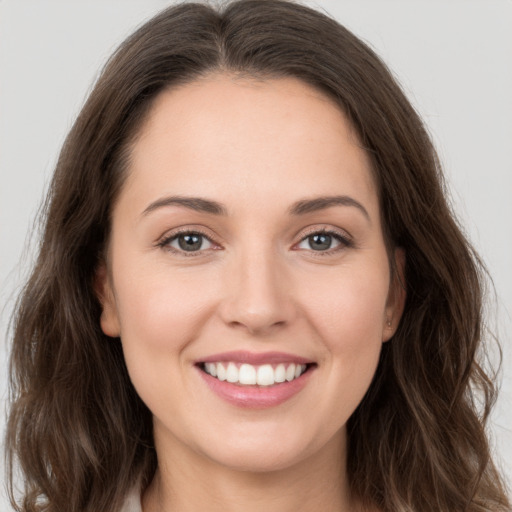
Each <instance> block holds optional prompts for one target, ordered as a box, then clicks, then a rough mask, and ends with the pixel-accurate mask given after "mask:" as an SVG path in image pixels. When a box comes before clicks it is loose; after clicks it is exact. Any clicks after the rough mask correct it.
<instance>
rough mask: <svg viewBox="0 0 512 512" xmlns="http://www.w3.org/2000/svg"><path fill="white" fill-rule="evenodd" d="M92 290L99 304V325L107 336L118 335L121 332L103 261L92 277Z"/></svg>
mask: <svg viewBox="0 0 512 512" xmlns="http://www.w3.org/2000/svg"><path fill="white" fill-rule="evenodd" d="M94 291H95V293H96V297H97V298H98V300H99V302H100V304H101V316H100V326H101V330H102V331H103V333H104V334H106V335H107V336H110V337H112V338H117V337H119V335H120V333H121V329H120V325H119V318H118V314H117V306H116V301H115V297H114V292H113V290H112V284H111V280H110V277H109V275H108V271H107V267H106V265H105V263H101V264H100V265H99V267H98V268H97V270H96V275H95V278H94Z"/></svg>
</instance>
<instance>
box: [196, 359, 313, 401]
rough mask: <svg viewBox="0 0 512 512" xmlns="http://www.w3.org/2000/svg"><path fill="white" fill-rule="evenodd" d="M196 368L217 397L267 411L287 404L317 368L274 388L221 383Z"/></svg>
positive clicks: (310, 369) (275, 385)
mask: <svg viewBox="0 0 512 512" xmlns="http://www.w3.org/2000/svg"><path fill="white" fill-rule="evenodd" d="M196 368H197V371H198V372H199V374H200V375H201V377H202V379H203V380H204V382H205V383H206V384H207V385H208V387H209V388H210V389H211V390H212V391H213V392H214V393H215V394H216V395H217V396H219V397H220V398H222V399H223V400H225V401H226V402H228V403H230V404H232V405H234V406H236V407H240V408H244V409H266V408H270V407H275V406H277V405H280V404H282V403H284V402H286V401H287V400H289V399H290V398H292V397H293V396H295V395H296V394H298V393H299V392H300V391H301V390H302V389H303V388H304V387H305V386H306V384H307V383H308V381H309V379H310V377H311V375H312V374H313V373H314V370H315V367H311V368H309V369H308V370H307V371H306V372H305V373H303V374H302V375H301V376H300V377H299V378H297V379H294V380H292V381H291V382H282V383H279V384H274V385H273V386H240V385H238V384H232V383H230V382H227V381H220V380H218V379H216V378H215V377H212V376H211V375H209V374H208V373H206V372H205V371H203V370H202V369H201V368H200V367H199V366H196Z"/></svg>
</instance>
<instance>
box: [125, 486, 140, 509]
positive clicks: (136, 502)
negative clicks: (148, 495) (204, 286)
mask: <svg viewBox="0 0 512 512" xmlns="http://www.w3.org/2000/svg"><path fill="white" fill-rule="evenodd" d="M121 512H142V505H141V503H140V489H139V488H138V487H134V488H133V489H132V490H131V491H130V493H129V494H128V496H127V497H126V501H125V502H124V505H123V508H122V509H121Z"/></svg>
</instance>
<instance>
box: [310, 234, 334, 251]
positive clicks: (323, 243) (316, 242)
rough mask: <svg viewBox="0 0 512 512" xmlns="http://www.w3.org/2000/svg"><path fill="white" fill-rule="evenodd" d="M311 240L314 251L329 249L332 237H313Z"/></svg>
mask: <svg viewBox="0 0 512 512" xmlns="http://www.w3.org/2000/svg"><path fill="white" fill-rule="evenodd" d="M310 240H312V241H313V244H312V248H313V249H314V250H320V249H329V247H330V246H331V235H313V236H311V237H310Z"/></svg>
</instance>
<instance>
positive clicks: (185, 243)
mask: <svg viewBox="0 0 512 512" xmlns="http://www.w3.org/2000/svg"><path fill="white" fill-rule="evenodd" d="M158 245H159V246H160V247H162V248H164V249H167V250H169V251H171V252H174V253H178V254H180V255H183V256H196V255H198V253H201V252H202V251H205V250H208V249H213V248H214V244H213V242H212V241H211V240H210V239H209V238H208V237H207V236H206V235H205V234H204V233H200V232H198V231H182V232H180V233H174V234H171V235H169V236H167V237H165V238H164V239H163V240H161V241H160V242H158Z"/></svg>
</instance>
